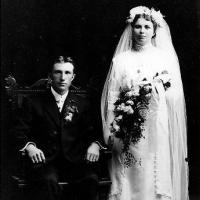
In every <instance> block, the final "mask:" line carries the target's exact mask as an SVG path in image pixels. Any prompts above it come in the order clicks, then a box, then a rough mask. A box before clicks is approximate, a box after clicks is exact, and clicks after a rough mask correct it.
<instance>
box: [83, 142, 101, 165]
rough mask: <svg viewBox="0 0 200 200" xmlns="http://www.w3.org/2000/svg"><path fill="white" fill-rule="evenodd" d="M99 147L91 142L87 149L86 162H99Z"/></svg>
mask: <svg viewBox="0 0 200 200" xmlns="http://www.w3.org/2000/svg"><path fill="white" fill-rule="evenodd" d="M99 150H100V147H99V145H98V144H97V143H95V142H93V143H92V144H91V145H90V146H89V147H88V149H87V154H86V160H88V161H90V162H96V161H98V160H99Z"/></svg>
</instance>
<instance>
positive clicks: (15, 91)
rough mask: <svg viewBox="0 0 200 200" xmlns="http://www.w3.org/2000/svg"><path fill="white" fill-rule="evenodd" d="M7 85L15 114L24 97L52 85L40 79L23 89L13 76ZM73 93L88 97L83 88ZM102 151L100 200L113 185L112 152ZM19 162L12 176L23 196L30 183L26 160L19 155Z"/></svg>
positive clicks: (11, 106) (61, 182)
mask: <svg viewBox="0 0 200 200" xmlns="http://www.w3.org/2000/svg"><path fill="white" fill-rule="evenodd" d="M5 83H6V84H5V89H6V94H7V100H8V102H9V107H10V109H11V111H12V112H13V113H14V112H15V111H16V110H17V109H18V108H20V107H21V106H22V101H23V98H24V97H26V96H28V95H38V94H39V93H42V92H44V91H45V90H46V89H47V88H48V87H50V85H51V81H50V80H49V79H40V80H38V81H37V82H35V83H34V84H33V85H31V86H29V87H26V86H23V87H22V86H20V85H18V84H17V82H16V80H15V78H14V77H13V76H8V77H6V78H5ZM71 91H72V92H74V93H76V94H77V95H81V96H87V95H88V91H87V90H82V89H81V88H79V87H75V86H72V89H71ZM101 151H102V152H101V159H100V165H101V171H100V179H99V200H103V199H106V197H107V193H108V190H109V187H110V185H111V181H110V178H109V174H108V169H107V161H108V160H109V159H110V158H111V151H110V150H109V149H104V150H101ZM19 160H20V161H19V164H20V166H18V168H19V171H18V172H17V174H13V175H12V180H13V182H14V184H15V185H16V187H17V190H18V193H19V194H21V193H23V192H24V190H26V188H27V186H28V181H27V180H26V179H25V176H24V158H23V156H22V155H21V154H20V155H19ZM59 185H60V186H62V187H68V186H69V183H68V182H63V181H60V182H59ZM20 199H22V198H20Z"/></svg>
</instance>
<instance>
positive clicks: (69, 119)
mask: <svg viewBox="0 0 200 200" xmlns="http://www.w3.org/2000/svg"><path fill="white" fill-rule="evenodd" d="M72 117H73V114H72V113H68V114H67V115H66V116H65V118H64V119H65V120H66V121H67V122H71V121H72Z"/></svg>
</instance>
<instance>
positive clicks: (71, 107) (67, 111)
mask: <svg viewBox="0 0 200 200" xmlns="http://www.w3.org/2000/svg"><path fill="white" fill-rule="evenodd" d="M75 103H76V102H75V101H74V100H70V101H69V103H68V104H67V105H66V106H65V108H64V120H65V122H71V121H72V118H73V116H74V115H75V114H76V113H78V108H77V106H76V105H75Z"/></svg>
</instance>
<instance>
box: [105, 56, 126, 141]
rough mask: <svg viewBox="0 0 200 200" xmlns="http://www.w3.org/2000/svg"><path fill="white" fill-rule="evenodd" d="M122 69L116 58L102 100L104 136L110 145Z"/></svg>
mask: <svg viewBox="0 0 200 200" xmlns="http://www.w3.org/2000/svg"><path fill="white" fill-rule="evenodd" d="M120 69H121V67H120V64H119V62H118V59H117V58H114V59H113V61H112V64H111V67H110V71H109V72H108V75H107V79H106V82H105V85H104V89H103V93H102V98H101V113H102V124H103V134H104V140H105V143H106V144H108V139H109V136H111V135H112V134H111V132H110V124H111V123H112V121H113V119H114V113H113V110H114V103H115V101H116V100H117V98H118V95H119V88H120V85H121V79H122V76H121V70H120Z"/></svg>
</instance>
